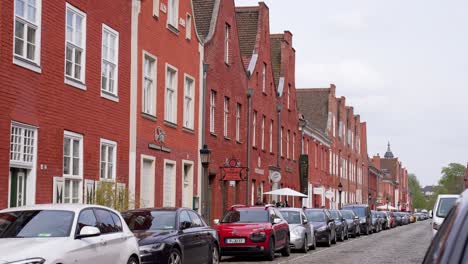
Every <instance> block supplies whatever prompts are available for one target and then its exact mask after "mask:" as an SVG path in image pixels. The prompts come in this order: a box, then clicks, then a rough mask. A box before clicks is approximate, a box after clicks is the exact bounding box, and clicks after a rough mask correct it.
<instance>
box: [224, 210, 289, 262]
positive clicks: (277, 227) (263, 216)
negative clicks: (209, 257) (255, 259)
mask: <svg viewBox="0 0 468 264" xmlns="http://www.w3.org/2000/svg"><path fill="white" fill-rule="evenodd" d="M215 224H216V225H215V229H216V230H218V236H219V237H218V239H219V243H220V247H221V254H220V256H232V255H251V254H254V255H264V256H266V258H267V259H268V260H273V259H274V258H275V252H277V251H279V252H281V254H282V255H283V256H289V255H290V252H291V251H290V250H291V249H290V247H289V243H290V236H289V234H290V232H289V225H288V222H287V221H286V220H285V219H284V218H283V216H282V215H281V213H280V212H279V211H278V209H276V208H275V207H274V206H272V205H266V206H254V207H248V206H233V207H231V208H230V209H229V211H228V212H227V213H226V215H225V216H224V217H223V219H222V220H221V221H219V220H218V219H215Z"/></svg>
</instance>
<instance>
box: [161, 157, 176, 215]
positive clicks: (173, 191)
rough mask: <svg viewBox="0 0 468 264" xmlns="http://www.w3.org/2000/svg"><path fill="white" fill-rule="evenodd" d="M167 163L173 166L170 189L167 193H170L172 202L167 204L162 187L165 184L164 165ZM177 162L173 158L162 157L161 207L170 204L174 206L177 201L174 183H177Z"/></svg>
mask: <svg viewBox="0 0 468 264" xmlns="http://www.w3.org/2000/svg"><path fill="white" fill-rule="evenodd" d="M167 164H170V165H172V166H173V171H172V176H171V177H172V191H171V190H170V191H169V193H170V194H171V195H172V197H171V199H172V201H173V204H167V203H166V202H167V201H166V199H165V197H164V196H165V191H166V190H165V188H164V185H165V178H166V166H167ZM176 175H177V162H175V161H174V160H168V159H164V170H163V207H166V206H171V207H174V206H175V205H176V203H177V201H176V190H177V189H176V188H177V187H176V186H177V185H176V184H177V177H176Z"/></svg>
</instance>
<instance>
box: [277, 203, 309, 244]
mask: <svg viewBox="0 0 468 264" xmlns="http://www.w3.org/2000/svg"><path fill="white" fill-rule="evenodd" d="M280 212H281V214H282V215H283V217H284V219H286V221H287V222H288V224H289V230H290V235H291V238H290V245H291V248H292V249H298V250H300V251H301V252H303V253H306V252H307V251H308V250H309V248H310V249H315V247H316V241H315V230H314V226H313V225H312V224H309V222H308V221H307V217H306V215H305V214H304V211H303V210H302V209H300V208H281V209H280Z"/></svg>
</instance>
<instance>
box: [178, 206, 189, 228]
mask: <svg viewBox="0 0 468 264" xmlns="http://www.w3.org/2000/svg"><path fill="white" fill-rule="evenodd" d="M183 222H192V220H190V216H189V214H188V212H187V210H184V211H182V212H180V215H179V228H180V227H181V226H182V223H183Z"/></svg>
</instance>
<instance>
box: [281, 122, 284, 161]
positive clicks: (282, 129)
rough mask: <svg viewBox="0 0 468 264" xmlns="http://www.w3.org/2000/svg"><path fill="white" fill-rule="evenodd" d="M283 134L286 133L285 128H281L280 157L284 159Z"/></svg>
mask: <svg viewBox="0 0 468 264" xmlns="http://www.w3.org/2000/svg"><path fill="white" fill-rule="evenodd" d="M283 132H284V127H281V131H280V155H281V157H284V155H283Z"/></svg>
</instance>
